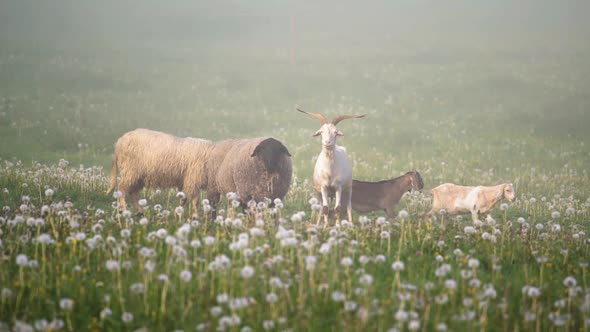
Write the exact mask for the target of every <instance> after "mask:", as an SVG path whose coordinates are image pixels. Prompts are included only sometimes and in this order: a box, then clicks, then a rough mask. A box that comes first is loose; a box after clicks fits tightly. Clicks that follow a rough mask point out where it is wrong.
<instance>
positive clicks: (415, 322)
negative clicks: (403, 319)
mask: <svg viewBox="0 0 590 332" xmlns="http://www.w3.org/2000/svg"><path fill="white" fill-rule="evenodd" d="M419 328H420V321H419V320H411V321H410V323H409V324H408V329H409V330H410V331H418V329H419Z"/></svg>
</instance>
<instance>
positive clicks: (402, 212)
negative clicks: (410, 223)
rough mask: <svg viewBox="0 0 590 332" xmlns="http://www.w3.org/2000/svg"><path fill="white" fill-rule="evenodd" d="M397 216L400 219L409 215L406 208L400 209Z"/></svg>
mask: <svg viewBox="0 0 590 332" xmlns="http://www.w3.org/2000/svg"><path fill="white" fill-rule="evenodd" d="M397 216H398V217H400V219H406V218H407V217H408V216H409V214H408V211H406V210H400V211H399V212H398V214H397Z"/></svg>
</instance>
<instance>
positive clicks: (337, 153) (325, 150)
mask: <svg viewBox="0 0 590 332" xmlns="http://www.w3.org/2000/svg"><path fill="white" fill-rule="evenodd" d="M297 110H298V111H299V112H302V113H305V114H308V115H311V116H313V117H315V118H317V119H319V120H320V121H321V122H322V126H321V127H320V129H319V130H318V131H316V132H315V134H314V135H313V136H314V137H315V136H320V135H321V136H322V152H320V155H319V156H318V159H317V161H316V163H315V168H314V172H313V183H314V187H315V190H316V191H317V192H320V193H321V194H322V213H321V214H322V215H323V216H324V221H325V222H326V224H327V223H328V211H329V208H328V200H329V198H331V197H333V198H334V200H335V203H334V211H336V214H337V216H338V217H337V219H340V211H339V209H344V208H346V211H347V213H348V219H349V221H351V222H352V205H351V197H352V167H351V166H350V162H349V161H348V157H347V156H346V149H345V148H344V147H342V146H338V145H336V138H337V137H338V136H343V135H344V134H343V133H342V132H341V131H340V130H338V128H336V124H338V122H340V121H342V120H345V119H351V118H362V117H364V116H365V115H364V114H363V115H338V116H336V117H334V118H333V119H332V121H331V122H328V120H327V119H326V117H325V116H323V115H322V114H319V113H312V112H305V111H302V110H300V109H297ZM320 218H321V215H320V216H319V217H318V223H319V221H320Z"/></svg>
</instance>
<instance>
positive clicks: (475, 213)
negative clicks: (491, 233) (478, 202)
mask: <svg viewBox="0 0 590 332" xmlns="http://www.w3.org/2000/svg"><path fill="white" fill-rule="evenodd" d="M471 219H473V223H474V224H475V222H476V221H478V220H479V214H478V211H477V208H474V209H473V210H471Z"/></svg>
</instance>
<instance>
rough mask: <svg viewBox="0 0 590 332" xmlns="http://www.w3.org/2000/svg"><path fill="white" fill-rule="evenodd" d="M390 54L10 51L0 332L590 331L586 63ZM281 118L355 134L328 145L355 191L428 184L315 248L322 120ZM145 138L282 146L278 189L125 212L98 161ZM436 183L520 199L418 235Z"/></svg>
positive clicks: (1, 140) (112, 47) (3, 64)
mask: <svg viewBox="0 0 590 332" xmlns="http://www.w3.org/2000/svg"><path fill="white" fill-rule="evenodd" d="M390 41H391V43H389V44H381V45H380V46H378V47H377V46H372V47H371V48H368V47H364V45H358V47H354V46H351V45H330V46H329V47H324V45H322V43H321V42H317V43H313V42H310V43H309V44H306V45H305V48H302V49H300V50H297V51H296V52H293V50H292V49H291V48H290V47H288V46H285V44H283V43H279V42H277V41H276V40H274V39H271V40H250V41H242V42H235V41H234V42H232V43H211V44H207V46H208V47H203V48H198V49H197V48H191V47H188V46H185V45H184V44H183V43H181V42H179V41H178V40H173V41H170V40H166V39H165V38H162V39H146V40H145V41H138V40H133V41H128V40H125V39H124V38H121V39H120V40H115V41H109V42H106V41H102V42H97V41H96V40H94V41H88V40H84V39H74V40H58V41H49V40H44V39H40V40H36V41H35V42H34V43H27V42H19V41H18V40H6V39H5V40H4V43H3V45H2V47H1V48H0V190H1V192H0V207H1V208H2V211H1V212H0V331H4V330H15V331H32V330H35V331H48V330H51V331H54V330H65V331H85V330H89V331H136V330H140V331H146V330H147V331H176V330H182V331H195V330H197V331H262V330H267V331H359V330H366V331H405V330H410V331H434V330H438V331H461V330H464V331H474V330H481V331H588V330H590V276H589V270H588V264H589V263H590V227H589V222H590V178H589V174H588V165H590V130H588V125H589V124H590V111H589V110H590V49H588V48H587V45H583V44H576V45H575V47H574V46H571V47H565V48H564V47H562V45H542V46H539V45H533V44H530V45H529V44H522V43H515V44H513V45H512V46H511V47H507V46H506V45H505V44H502V43H498V44H493V43H492V44H489V43H486V42H485V41H480V42H476V41H473V40H472V41H473V43H471V44H469V43H468V45H467V44H466V45H462V44H457V45H451V46H449V45H441V44H437V43H436V42H433V41H424V42H421V41H416V40H402V41H401V42H400V40H396V39H395V38H394V39H392V40H390ZM442 46H444V47H442ZM294 53H295V54H294ZM295 107H300V108H302V109H304V110H307V111H312V112H321V113H324V114H326V115H328V116H334V115H336V114H341V113H348V114H367V117H366V118H363V119H354V120H347V121H344V122H342V123H341V124H339V128H340V129H341V130H342V131H343V132H344V134H345V136H344V137H342V138H340V139H339V144H341V145H343V146H345V147H346V148H347V151H348V154H349V157H350V159H351V161H352V164H353V170H354V177H355V178H356V179H363V180H379V179H386V178H393V177H397V176H399V175H401V174H403V173H405V172H406V171H409V170H418V171H419V172H420V173H421V175H422V178H423V179H424V183H425V190H424V191H423V192H422V193H420V192H412V193H410V194H407V195H406V196H404V197H403V198H402V200H401V202H400V206H399V207H398V211H399V215H398V217H396V218H394V219H393V220H386V219H385V218H384V213H382V212H375V213H371V214H367V215H359V214H357V213H354V218H353V219H354V220H352V221H343V222H342V223H340V224H339V225H335V224H334V223H332V224H331V225H330V226H329V227H325V228H324V227H316V226H315V222H314V221H315V217H316V215H317V211H316V210H314V209H313V203H314V202H313V198H312V197H313V189H312V184H311V178H312V172H313V165H314V161H315V157H316V156H317V154H318V153H319V151H320V143H319V142H318V140H317V139H316V138H312V137H311V135H312V133H313V132H315V130H317V129H318V128H319V123H318V122H317V121H316V120H314V119H313V118H311V117H308V116H305V115H302V114H300V113H298V112H296V111H295ZM138 127H144V128H150V129H155V130H161V131H165V132H168V133H172V134H175V135H178V136H193V137H202V138H208V139H212V140H220V139H224V138H237V137H254V136H267V135H271V136H274V137H275V138H277V139H279V140H281V141H282V142H283V143H284V144H285V145H286V146H287V147H288V149H289V151H290V152H291V154H292V158H293V164H294V177H293V183H292V187H291V190H290V192H289V194H288V195H287V196H286V197H285V199H284V200H283V201H282V202H281V203H280V204H278V206H275V207H270V205H269V202H257V205H256V206H255V207H251V208H250V210H251V214H244V213H242V210H241V209H239V208H235V207H234V206H233V205H232V204H231V203H232V202H231V199H226V200H224V201H222V203H221V205H222V206H221V207H220V208H221V211H220V217H218V218H217V219H209V218H207V217H203V218H201V219H199V220H191V218H190V215H191V213H190V212H191V211H190V209H189V206H188V205H186V206H184V207H182V206H180V205H179V199H178V198H177V192H176V191H174V190H158V191H156V190H147V191H143V192H142V193H141V197H142V198H143V199H145V201H144V202H143V203H145V205H146V213H145V214H144V215H143V216H136V215H135V214H133V213H132V212H133V211H127V212H123V213H122V214H120V213H117V209H116V203H115V199H114V198H113V197H112V196H109V195H106V194H105V191H106V188H107V182H108V179H107V176H108V173H109V167H110V162H111V153H112V147H113V144H114V142H115V141H116V139H117V138H118V137H119V136H120V135H121V134H122V133H124V132H126V131H129V130H132V129H135V128H138ZM444 182H454V183H458V184H465V185H476V184H482V185H494V184H497V183H500V182H513V183H514V184H515V188H516V197H517V198H516V200H515V201H514V202H513V203H509V204H506V205H503V206H500V204H498V206H497V207H496V208H494V209H493V210H492V212H491V215H490V217H488V218H485V220H482V222H481V223H477V224H473V223H472V222H471V220H470V217H469V216H465V217H456V216H448V215H444V214H443V215H439V216H438V217H437V219H436V220H433V221H432V222H430V223H424V222H423V221H422V215H423V214H424V213H425V212H427V211H428V209H429V197H428V195H427V192H428V189H430V188H433V187H435V186H437V185H439V184H441V183H444ZM502 203H507V202H502ZM482 219H484V218H482ZM142 329H143V330H142Z"/></svg>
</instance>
